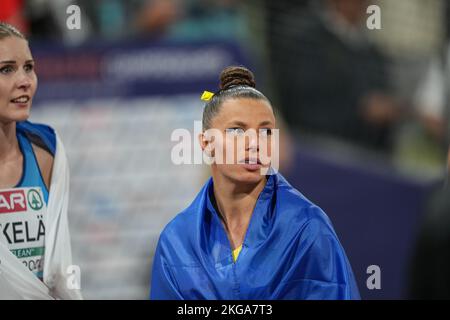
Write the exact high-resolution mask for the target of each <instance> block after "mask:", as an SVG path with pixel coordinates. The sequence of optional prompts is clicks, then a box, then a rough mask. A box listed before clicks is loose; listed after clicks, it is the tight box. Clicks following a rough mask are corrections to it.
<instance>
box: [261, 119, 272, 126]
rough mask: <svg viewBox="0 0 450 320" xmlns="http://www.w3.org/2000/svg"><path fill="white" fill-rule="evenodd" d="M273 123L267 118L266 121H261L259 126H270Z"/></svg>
mask: <svg viewBox="0 0 450 320" xmlns="http://www.w3.org/2000/svg"><path fill="white" fill-rule="evenodd" d="M272 124H273V123H272V121H270V120H266V121H263V122H261V123H260V124H259V126H260V127H261V126H268V125H272Z"/></svg>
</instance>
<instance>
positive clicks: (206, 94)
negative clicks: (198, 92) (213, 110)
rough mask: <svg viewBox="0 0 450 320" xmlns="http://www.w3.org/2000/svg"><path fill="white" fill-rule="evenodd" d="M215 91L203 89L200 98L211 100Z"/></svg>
mask: <svg viewBox="0 0 450 320" xmlns="http://www.w3.org/2000/svg"><path fill="white" fill-rule="evenodd" d="M213 95H214V93H212V92H209V91H203V94H202V96H201V97H200V99H202V100H203V101H209V100H211V98H212V97H213Z"/></svg>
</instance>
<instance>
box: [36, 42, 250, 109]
mask: <svg viewBox="0 0 450 320" xmlns="http://www.w3.org/2000/svg"><path fill="white" fill-rule="evenodd" d="M32 47H33V56H34V59H35V60H36V72H37V74H38V78H39V90H38V91H37V94H36V98H35V99H36V101H38V102H39V101H45V100H49V99H87V98H105V97H133V96H149V95H173V94H185V93H198V94H199V95H200V94H201V92H202V91H203V90H209V91H216V90H217V88H218V83H219V80H218V75H219V74H220V71H221V70H222V69H223V68H224V67H225V66H228V65H232V64H243V65H246V66H249V65H248V60H247V59H246V58H245V55H244V53H243V52H242V49H241V48H240V47H239V46H238V45H237V44H234V43H201V44H182V43H145V42H140V43H122V44H111V45H106V44H105V45H86V46H83V47H74V48H71V47H63V46H57V45H33V46H32ZM249 67H251V66H249Z"/></svg>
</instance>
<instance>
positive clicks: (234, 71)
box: [220, 66, 256, 90]
mask: <svg viewBox="0 0 450 320" xmlns="http://www.w3.org/2000/svg"><path fill="white" fill-rule="evenodd" d="M234 86H249V87H252V88H255V87H256V82H255V76H254V75H253V72H251V71H250V70H248V69H247V68H245V67H238V66H230V67H226V68H225V69H223V70H222V72H221V73H220V90H227V89H229V88H230V87H234Z"/></svg>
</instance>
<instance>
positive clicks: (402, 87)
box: [0, 0, 450, 298]
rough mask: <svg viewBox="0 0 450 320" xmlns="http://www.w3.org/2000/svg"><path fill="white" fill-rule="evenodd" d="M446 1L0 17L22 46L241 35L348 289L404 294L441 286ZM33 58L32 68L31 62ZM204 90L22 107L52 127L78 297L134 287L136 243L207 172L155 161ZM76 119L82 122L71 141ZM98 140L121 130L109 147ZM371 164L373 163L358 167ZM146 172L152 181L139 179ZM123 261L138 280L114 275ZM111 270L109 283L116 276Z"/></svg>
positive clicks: (181, 2)
mask: <svg viewBox="0 0 450 320" xmlns="http://www.w3.org/2000/svg"><path fill="white" fill-rule="evenodd" d="M72 4H76V5H78V6H79V7H80V9H81V29H80V30H69V29H68V28H67V24H66V23H67V18H68V16H69V15H70V14H68V13H67V8H68V6H70V5H72ZM373 4H375V5H377V6H378V7H379V8H380V10H381V11H380V13H381V15H380V18H381V20H380V21H381V28H380V29H373V30H371V29H369V28H368V27H367V19H368V18H369V17H370V16H371V13H368V12H367V8H368V7H369V5H373ZM449 13H450V3H449V1H446V0H426V1H424V0H371V1H368V0H276V1H274V0H246V1H238V0H128V1H125V0H73V1H69V0H28V1H27V0H0V20H2V21H6V22H9V23H11V24H13V25H15V26H17V27H18V28H19V29H20V30H21V31H23V32H24V33H25V34H26V35H27V36H28V37H29V39H30V42H31V49H32V50H33V47H35V46H40V45H41V44H47V43H58V44H62V45H63V46H67V47H68V48H83V46H85V45H88V44H92V43H94V44H95V43H117V44H119V46H123V48H124V50H125V51H126V49H127V46H126V42H128V41H135V42H138V43H139V42H141V43H143V44H144V43H145V44H153V43H161V42H169V43H173V42H175V43H188V44H196V43H199V44H200V43H208V42H223V43H234V44H237V45H238V46H239V47H240V48H242V49H243V50H244V51H245V53H246V56H247V58H248V61H250V65H249V67H250V68H251V69H252V70H254V71H255V74H256V80H257V87H258V88H259V89H261V91H262V92H264V93H265V94H266V95H267V96H268V98H269V99H270V100H271V101H272V103H273V105H274V107H275V108H276V109H277V112H278V115H279V117H278V118H277V121H279V123H280V124H281V127H282V134H283V136H282V141H281V142H282V146H281V156H282V159H281V160H282V163H281V164H280V171H281V172H282V173H283V174H285V175H287V176H288V178H289V181H291V182H292V183H293V185H294V186H296V187H299V188H300V190H301V191H302V192H304V193H305V194H306V195H307V196H308V197H310V198H311V199H312V200H313V201H317V203H319V205H320V206H321V207H323V208H324V209H325V211H326V212H327V214H329V215H330V216H331V218H332V220H333V222H334V223H335V225H336V227H337V228H336V229H337V231H338V234H339V235H340V237H341V239H342V242H343V245H344V247H345V248H346V250H347V253H348V255H349V258H350V260H351V261H352V263H353V268H354V271H355V274H356V275H357V277H358V281H359V286H360V290H361V291H362V295H363V298H364V297H365V298H374V297H375V298H399V297H401V298H404V297H407V296H408V294H407V293H405V290H406V289H405V286H406V285H405V284H404V282H402V281H403V280H399V279H400V278H402V279H404V278H406V277H407V276H408V270H409V271H411V273H412V277H413V278H411V279H412V280H411V281H409V282H408V284H407V285H408V286H409V287H410V288H412V289H411V291H410V292H409V294H410V295H412V296H414V297H419V298H421V297H430V296H432V297H442V296H445V297H450V292H449V291H450V280H449V279H450V278H449V277H448V272H447V270H448V266H449V265H450V257H448V253H449V252H450V250H448V248H449V245H450V241H449V239H450V237H449V236H448V234H449V232H448V230H449V223H448V216H449V215H448V212H449V211H448V208H449V205H448V199H450V198H449V197H448V187H447V189H444V190H443V189H442V188H441V186H442V181H443V180H445V179H446V177H447V174H448V167H450V162H448V150H449V143H450V133H449V132H450V130H449V123H450V121H449V119H450V116H449V90H448V89H449V88H450V81H449V80H450V78H449V75H450V66H449V61H450V46H449V44H450V43H449V31H450V19H449ZM199 48H200V45H199ZM143 56H145V55H143ZM157 57H159V58H160V59H161V55H159V56H157ZM119 58H121V57H120V56H119ZM191 58H192V57H191ZM50 59H52V58H50ZM94 61H96V60H94ZM127 61H128V60H127ZM158 61H161V60H158ZM170 61H174V60H170ZM188 61H191V60H188ZM192 61H195V59H194V60H192ZM154 63H159V62H154ZM120 66H123V64H120ZM47 67H48V68H50V67H51V64H48V61H47ZM134 67H136V66H134ZM222 67H225V66H220V68H222ZM125 68H126V66H125ZM150 69H151V68H150ZM150 69H148V70H150ZM37 70H38V76H39V65H38V66H37ZM118 70H119V69H118ZM121 70H122V69H120V70H119V71H121ZM133 70H134V69H133ZM148 70H147V69H146V70H144V71H148ZM174 74H176V73H174ZM217 74H218V73H217ZM129 76H130V75H129V74H128V77H129ZM136 78H138V79H140V78H139V77H136ZM172 80H173V79H172ZM185 80H186V79H184V81H185ZM112 82H114V81H112ZM102 85H103V84H101V85H99V86H98V87H95V89H92V90H99V91H100V89H102ZM87 86H90V84H89V83H88V82H87V84H86V87H85V89H86V90H85V91H89V90H87V89H88V88H87ZM42 89H43V86H42V85H41V89H40V90H41V91H42ZM205 89H209V90H211V91H213V90H214V89H215V88H198V94H197V93H195V95H194V93H193V92H191V94H192V95H190V96H188V97H185V96H181V98H180V97H177V96H176V94H174V95H173V97H169V98H168V97H166V98H161V99H159V98H157V99H156V100H153V99H150V100H146V99H147V98H145V99H144V100H139V99H136V100H135V102H132V100H130V99H128V97H126V98H125V97H122V100H121V98H120V97H119V98H118V99H116V97H113V98H112V100H111V99H110V100H108V99H106V100H102V99H101V98H98V99H97V100H94V99H93V100H88V101H83V102H80V101H78V100H77V99H76V98H73V97H72V98H71V99H72V100H69V101H66V102H65V103H60V102H51V103H48V104H47V105H46V106H45V107H42V108H41V109H40V112H37V113H36V112H35V113H34V119H35V120H38V121H42V122H47V123H49V124H51V125H54V126H55V128H57V129H58V130H59V132H61V133H62V136H63V140H64V141H65V143H66V145H67V149H68V154H69V159H71V163H72V168H71V173H72V177H73V178H72V190H73V192H72V194H71V197H72V198H71V199H73V200H72V202H73V203H75V204H76V205H74V206H72V207H71V211H72V213H73V214H74V215H72V219H73V221H72V222H73V223H72V225H73V226H74V228H75V229H74V230H75V232H73V233H74V237H73V241H74V248H75V249H74V252H75V255H76V256H78V257H81V258H80V259H79V260H82V261H85V262H84V265H83V267H84V270H88V271H87V273H88V275H87V279H88V280H86V287H87V289H88V290H86V292H87V294H86V296H87V297H88V298H104V297H111V298H123V297H128V298H130V297H131V298H144V297H145V296H146V294H147V292H148V281H149V278H148V277H149V275H148V270H149V269H150V264H151V261H149V259H150V260H151V257H152V255H153V252H152V251H151V250H150V249H149V248H153V247H154V245H155V244H156V239H157V237H158V235H159V232H160V230H161V229H162V227H163V226H164V225H165V223H166V222H167V221H168V220H169V219H170V218H171V217H173V215H175V214H176V213H177V212H179V211H180V210H181V209H182V208H183V207H184V206H186V205H187V204H188V203H189V200H190V199H192V198H193V196H194V194H195V191H196V190H198V188H199V186H200V184H201V181H203V180H204V178H205V177H206V175H205V171H203V172H197V171H195V170H192V171H189V170H187V171H185V173H186V174H187V176H186V177H183V175H182V174H180V173H179V172H178V171H176V170H177V169H178V170H181V169H180V168H179V167H177V168H175V166H174V165H173V164H171V163H169V160H168V154H169V151H170V150H169V149H170V147H171V146H172V145H170V141H169V138H167V139H166V140H164V138H161V134H164V136H165V137H169V135H170V132H169V131H170V130H169V129H173V128H175V126H187V128H189V127H190V126H191V124H192V122H193V120H195V119H197V120H198V118H199V117H200V114H201V105H200V103H199V101H198V98H197V95H200V93H201V90H205ZM38 91H39V90H38ZM53 91H58V87H57V86H56V85H55V88H54V89H53ZM174 91H176V90H174ZM165 93H166V94H167V90H165ZM69 98H70V97H69ZM133 103H134V104H136V105H137V107H136V106H135V107H134V109H133V110H134V113H133V114H129V113H127V112H125V111H124V109H123V106H127V107H130V108H133V107H132V105H133ZM186 105H187V106H188V107H189V108H188V109H189V112H186V111H184V110H188V109H183V107H186ZM159 108H161V110H159ZM133 117H134V118H133ZM73 118H75V119H76V121H73ZM147 120H148V122H147ZM152 121H153V122H152ZM177 121H178V122H177ZM91 122H93V123H91ZM136 123H140V124H141V125H139V126H137V125H136ZM86 128H88V129H89V130H90V131H89V130H85V129H86ZM161 128H165V129H166V131H161ZM158 130H159V131H158ZM78 132H84V135H82V139H81V138H80V137H79V135H78ZM124 132H125V133H127V134H124ZM136 136H138V137H140V138H141V140H142V141H141V140H140V139H136V138H135V137H136ZM92 137H96V139H98V140H96V139H93V138H92ZM111 137H117V139H122V140H123V141H122V140H120V141H122V144H121V145H119V147H120V148H117V143H116V141H113V140H111ZM147 137H152V138H153V140H151V143H150V142H149V140H148V139H147ZM158 137H159V138H158ZM147 142H148V143H147ZM166 142H167V143H166ZM98 145H102V146H103V148H100V149H98V148H97V146H98ZM296 149H298V150H300V153H298V152H297V151H298V150H296ZM313 149H319V152H318V153H315V154H313V152H312V150H313ZM161 150H163V151H161ZM143 151H145V152H146V153H145V155H146V156H145V157H142V156H141V155H142V152H143ZM154 154H158V155H159V156H160V158H155V157H153V158H152V156H151V155H154ZM312 154H313V155H312ZM296 155H297V156H296ZM111 159H115V160H114V161H112V160H111ZM130 159H134V160H132V161H130ZM148 159H151V160H152V161H153V162H152V161H150V162H149V161H148ZM342 159H344V164H342V162H341V160H342ZM373 163H377V164H378V168H379V167H382V168H384V169H385V171H384V173H382V174H380V171H377V174H372V173H373V172H369V171H370V168H371V164H373ZM379 164H381V165H379ZM127 166H128V167H129V172H128V171H127V170H125V169H124V168H128V167H127ZM349 168H350V169H349ZM361 168H362V169H361ZM121 170H122V171H124V174H123V175H120V176H118V175H117V174H116V173H117V172H119V171H121ZM188 171H189V172H188ZM142 172H144V173H145V174H142ZM397 174H398V175H397ZM155 175H157V176H156V177H155ZM168 176H169V177H171V178H170V182H168V180H167V177H168ZM398 176H401V177H402V178H405V177H406V178H405V179H403V180H402V179H400V178H398ZM158 179H159V180H158ZM136 181H138V182H139V184H137V183H136ZM155 181H157V184H160V186H159V188H155V187H152V186H153V185H154V184H155ZM174 181H175V182H174ZM418 181H420V183H422V184H420V183H418ZM425 182H426V183H428V184H427V185H425ZM99 183H100V185H99ZM433 183H436V184H437V185H439V187H440V188H439V187H438V189H439V190H438V191H436V192H435V193H434V198H435V199H438V200H434V201H431V202H430V204H425V201H423V203H422V196H423V195H425V194H426V195H428V193H429V191H430V189H431V188H429V186H430V185H431V184H433ZM132 185H134V186H135V189H136V190H135V189H133V188H129V186H132ZM111 186H114V189H113V190H114V192H112V193H111ZM157 189H160V190H157ZM166 190H171V191H172V194H170V192H165V191H166ZM174 192H175V194H176V196H175V198H176V199H177V201H175V202H174V201H173V198H174V197H173V193H174ZM177 192H178V193H177ZM164 197H165V198H164ZM439 199H440V200H439ZM446 199H447V200H446ZM422 205H423V207H422ZM427 205H428V207H427ZM77 213H78V214H77ZM130 213H134V215H133V218H130V217H131V216H130ZM149 213H150V214H149ZM423 213H428V214H427V215H425V218H423V217H422V214H423ZM77 217H78V218H77ZM416 221H419V222H422V224H421V225H422V231H421V233H420V237H418V239H420V240H419V241H420V243H419V244H418V245H417V250H416V251H415V254H414V255H413V257H414V259H415V260H408V259H411V255H410V250H412V249H411V248H413V247H415V246H416V235H417V234H416V231H417V230H416ZM417 225H419V224H417ZM148 230H151V232H149V231H148ZM136 241H139V243H140V244H141V245H136V243H137V242H136ZM93 243H94V244H95V245H92V244H93ZM87 247H89V248H90V250H89V252H88V253H86V250H85V248H87ZM130 248H134V250H130ZM152 250H153V249H152ZM111 252H114V256H113V258H111ZM126 253H127V254H128V256H129V257H128V256H127V255H126ZM124 256H125V257H126V259H123V257H124ZM131 256H132V257H134V258H133V259H134V260H133V259H132V258H131ZM83 257H84V258H83ZM130 261H131V262H130ZM133 261H134V262H133ZM410 261H412V263H411V264H408V265H406V266H405V264H407V263H408V262H410ZM373 263H375V264H377V263H378V264H380V266H381V267H382V270H385V271H384V272H385V273H384V274H385V275H386V279H388V280H387V281H386V282H384V283H385V284H383V286H384V287H383V288H384V290H385V291H383V292H382V293H381V294H379V295H377V293H375V292H374V291H371V292H369V291H368V290H365V287H364V286H365V279H366V276H367V275H366V272H365V267H367V266H368V265H369V264H373ZM383 263H384V264H383ZM130 265H132V266H134V267H135V268H136V269H133V275H136V274H139V279H134V278H133V277H132V276H131V275H129V270H130V268H131V267H130ZM106 271H108V272H109V273H108V272H106ZM446 273H447V275H446ZM99 275H103V276H104V277H103V278H102V277H101V276H99ZM119 275H120V276H121V277H122V278H123V282H120V281H116V280H117V279H118V277H119ZM125 275H129V276H128V278H130V279H128V278H127V277H125ZM131 278H133V279H131ZM110 279H115V280H114V281H110ZM127 281H128V282H127ZM133 281H134V283H133ZM446 281H447V282H446ZM112 282H114V283H115V286H114V287H112ZM124 283H132V284H131V285H130V284H129V285H128V286H126V285H124ZM389 286H391V287H389ZM433 286H436V287H433ZM400 287H401V288H400ZM89 289H90V290H89ZM100 289H102V290H100ZM124 289H128V290H129V291H127V292H128V293H127V294H126V296H124ZM400 289H402V290H403V291H402V293H401V294H400ZM125 291H126V290H125ZM424 292H426V293H428V295H426V294H423V293H424ZM434 294H435V295H434ZM433 295H434V296H433Z"/></svg>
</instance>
